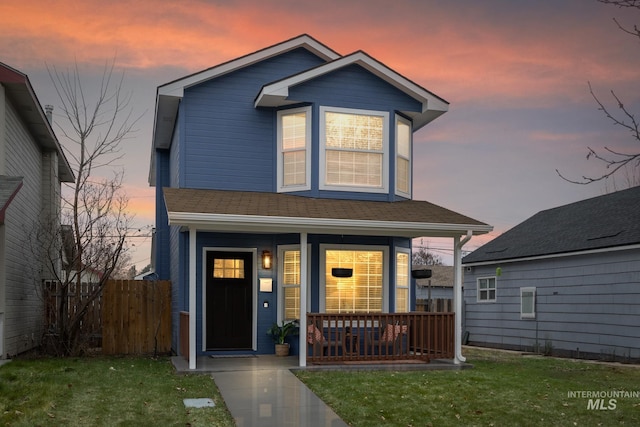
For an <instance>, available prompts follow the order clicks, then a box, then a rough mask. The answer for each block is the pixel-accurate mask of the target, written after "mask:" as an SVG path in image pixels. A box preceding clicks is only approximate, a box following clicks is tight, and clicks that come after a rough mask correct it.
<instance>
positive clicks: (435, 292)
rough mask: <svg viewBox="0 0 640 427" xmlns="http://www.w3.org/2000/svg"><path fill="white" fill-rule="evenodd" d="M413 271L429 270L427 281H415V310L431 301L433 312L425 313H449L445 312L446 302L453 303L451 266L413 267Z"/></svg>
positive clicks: (452, 272)
mask: <svg viewBox="0 0 640 427" xmlns="http://www.w3.org/2000/svg"><path fill="white" fill-rule="evenodd" d="M413 268H414V270H416V269H422V268H426V269H429V270H431V272H432V274H431V277H430V278H428V279H416V309H417V310H420V309H421V308H423V307H425V306H426V305H427V304H428V303H427V301H428V300H431V307H432V308H433V310H426V309H425V311H450V310H447V308H448V305H449V304H451V303H450V302H449V303H448V302H447V301H453V279H454V278H453V274H454V270H453V266H450V265H427V266H422V265H419V266H418V265H414V266H413Z"/></svg>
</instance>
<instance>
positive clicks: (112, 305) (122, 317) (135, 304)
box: [102, 280, 171, 354]
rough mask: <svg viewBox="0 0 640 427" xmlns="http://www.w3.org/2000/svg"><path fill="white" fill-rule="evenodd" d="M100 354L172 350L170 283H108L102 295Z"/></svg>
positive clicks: (125, 281)
mask: <svg viewBox="0 0 640 427" xmlns="http://www.w3.org/2000/svg"><path fill="white" fill-rule="evenodd" d="M102 299H103V302H102V353H103V354H145V353H168V352H170V351H171V282H170V281H167V280H158V281H149V280H109V281H108V282H107V286H105V288H104V290H103V294H102Z"/></svg>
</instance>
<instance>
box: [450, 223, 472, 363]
mask: <svg viewBox="0 0 640 427" xmlns="http://www.w3.org/2000/svg"><path fill="white" fill-rule="evenodd" d="M471 236H472V232H471V230H469V231H467V235H466V236H465V238H464V239H463V240H462V241H461V240H460V237H457V236H456V237H454V238H453V306H454V309H453V311H454V312H455V316H456V317H455V344H454V357H453V363H455V364H460V363H464V362H465V361H466V360H467V359H466V358H465V357H464V356H463V355H462V247H463V246H464V245H465V243H467V242H468V241H469V240H470V239H471Z"/></svg>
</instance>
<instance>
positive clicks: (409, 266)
mask: <svg viewBox="0 0 640 427" xmlns="http://www.w3.org/2000/svg"><path fill="white" fill-rule="evenodd" d="M399 253H403V254H407V256H408V262H407V272H406V273H407V289H408V290H407V311H406V313H408V312H409V311H410V309H411V249H408V248H396V255H395V257H394V261H396V262H395V264H394V265H395V266H396V283H395V286H394V292H395V296H394V300H395V303H396V306H395V307H394V308H395V309H396V310H397V308H398V288H399V286H398V271H397V268H398V263H397V258H398V254H399ZM402 288H403V289H404V286H402ZM396 312H397V311H396ZM402 313H405V312H404V311H403V312H402Z"/></svg>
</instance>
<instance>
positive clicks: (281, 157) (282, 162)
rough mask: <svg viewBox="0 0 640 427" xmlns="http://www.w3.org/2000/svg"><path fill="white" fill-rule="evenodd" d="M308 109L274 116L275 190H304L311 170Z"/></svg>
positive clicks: (294, 110) (298, 109)
mask: <svg viewBox="0 0 640 427" xmlns="http://www.w3.org/2000/svg"><path fill="white" fill-rule="evenodd" d="M310 144H311V107H304V108H295V109H291V110H283V111H279V112H278V190H279V191H282V192H284V191H300V190H308V189H310V188H311V185H310V179H309V178H310V170H311V149H310Z"/></svg>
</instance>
